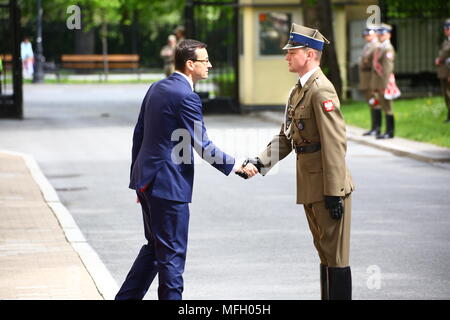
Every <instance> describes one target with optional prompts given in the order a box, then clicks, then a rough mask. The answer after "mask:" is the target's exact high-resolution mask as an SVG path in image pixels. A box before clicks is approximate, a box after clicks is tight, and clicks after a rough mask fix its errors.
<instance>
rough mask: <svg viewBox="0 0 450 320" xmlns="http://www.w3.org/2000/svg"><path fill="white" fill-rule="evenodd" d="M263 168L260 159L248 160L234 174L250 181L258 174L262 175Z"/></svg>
mask: <svg viewBox="0 0 450 320" xmlns="http://www.w3.org/2000/svg"><path fill="white" fill-rule="evenodd" d="M262 167H263V165H262V162H261V160H259V158H247V159H245V161H244V162H243V163H242V165H241V167H240V168H239V169H238V170H236V171H235V172H234V173H236V174H237V175H238V176H240V177H242V178H244V179H248V178H251V177H253V176H254V175H256V174H258V172H259V173H261V168H262Z"/></svg>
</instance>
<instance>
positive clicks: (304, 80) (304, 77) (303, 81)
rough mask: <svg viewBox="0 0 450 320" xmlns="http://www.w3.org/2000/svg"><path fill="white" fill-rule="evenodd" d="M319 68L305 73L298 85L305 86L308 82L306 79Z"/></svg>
mask: <svg viewBox="0 0 450 320" xmlns="http://www.w3.org/2000/svg"><path fill="white" fill-rule="evenodd" d="M319 68H320V67H315V68H314V69H312V70H309V71H308V72H307V73H305V74H304V75H303V76H302V77H300V84H301V85H302V87H303V86H304V85H305V83H306V81H308V79H309V78H310V77H311V76H312V74H313V73H314V72H316V71H317V69H319Z"/></svg>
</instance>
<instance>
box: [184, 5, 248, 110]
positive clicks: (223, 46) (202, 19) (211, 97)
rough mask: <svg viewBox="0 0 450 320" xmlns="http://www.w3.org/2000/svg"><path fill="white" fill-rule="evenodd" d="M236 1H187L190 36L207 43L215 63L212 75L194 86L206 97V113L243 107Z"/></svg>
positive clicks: (211, 59) (212, 60)
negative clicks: (241, 105) (239, 87)
mask: <svg viewBox="0 0 450 320" xmlns="http://www.w3.org/2000/svg"><path fill="white" fill-rule="evenodd" d="M237 2H238V1H237V0H228V1H187V2H186V14H185V20H186V32H187V36H188V37H189V38H194V39H196V40H199V41H202V42H204V43H206V44H207V45H208V48H207V50H208V56H209V59H210V61H211V64H212V65H213V68H212V69H211V70H210V72H209V78H208V79H207V80H203V81H201V82H199V83H198V84H197V85H196V87H195V91H196V92H197V93H199V95H200V97H201V98H202V100H203V104H204V110H205V112H214V111H232V112H237V111H239V110H240V108H239V95H238V94H239V90H238V81H239V79H238V52H239V51H238V29H237V28H238V5H237V4H238V3H237Z"/></svg>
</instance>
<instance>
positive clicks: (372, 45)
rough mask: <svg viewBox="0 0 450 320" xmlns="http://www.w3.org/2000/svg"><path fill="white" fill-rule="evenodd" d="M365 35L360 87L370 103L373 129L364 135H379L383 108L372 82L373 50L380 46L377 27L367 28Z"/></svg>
mask: <svg viewBox="0 0 450 320" xmlns="http://www.w3.org/2000/svg"><path fill="white" fill-rule="evenodd" d="M363 37H364V39H365V40H366V44H365V45H364V48H363V50H362V53H361V57H360V62H359V89H360V90H361V92H362V93H363V95H364V99H365V100H366V101H367V103H368V104H369V108H370V116H371V123H372V126H371V129H370V130H369V131H367V132H365V133H364V134H363V135H364V136H377V135H379V134H380V129H381V109H380V107H379V106H378V108H377V109H375V108H374V107H375V106H376V105H377V104H378V101H377V100H376V99H374V95H373V89H372V87H371V84H372V80H371V78H372V61H373V52H374V51H375V49H376V48H377V47H378V45H379V42H378V37H377V33H376V30H375V28H365V29H364V31H363Z"/></svg>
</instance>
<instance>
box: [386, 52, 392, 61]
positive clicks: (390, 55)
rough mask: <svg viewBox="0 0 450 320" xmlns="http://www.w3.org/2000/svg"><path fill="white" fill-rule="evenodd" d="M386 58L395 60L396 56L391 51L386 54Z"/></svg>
mask: <svg viewBox="0 0 450 320" xmlns="http://www.w3.org/2000/svg"><path fill="white" fill-rule="evenodd" d="M386 57H387V58H388V59H390V60H392V59H393V58H394V54H393V53H392V52H391V51H389V52H388V53H386Z"/></svg>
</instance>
